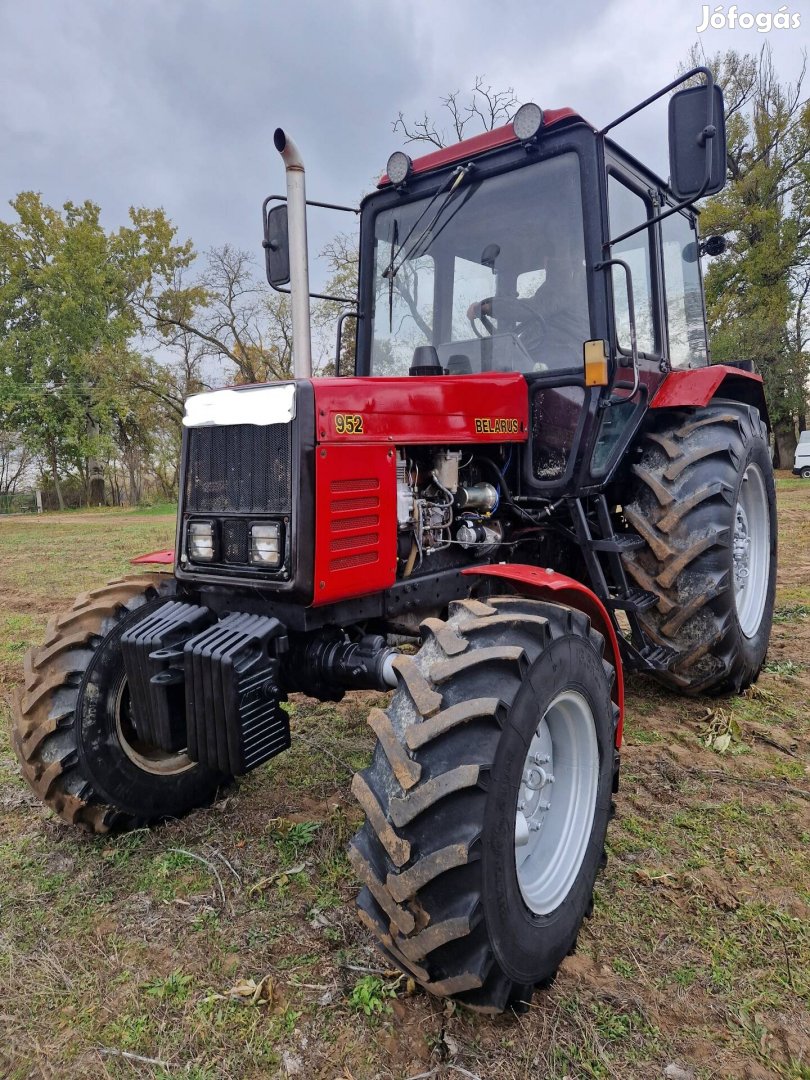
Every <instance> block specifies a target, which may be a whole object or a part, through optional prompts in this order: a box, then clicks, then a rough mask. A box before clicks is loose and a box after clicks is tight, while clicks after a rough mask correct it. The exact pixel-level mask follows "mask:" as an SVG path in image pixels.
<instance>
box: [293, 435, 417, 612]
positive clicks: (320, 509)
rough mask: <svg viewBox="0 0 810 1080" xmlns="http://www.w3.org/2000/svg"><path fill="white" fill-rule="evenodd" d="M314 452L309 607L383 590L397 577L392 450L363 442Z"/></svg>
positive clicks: (395, 465)
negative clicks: (312, 566) (312, 565)
mask: <svg viewBox="0 0 810 1080" xmlns="http://www.w3.org/2000/svg"><path fill="white" fill-rule="evenodd" d="M315 453H316V457H315V589H314V596H313V604H315V605H316V606H318V605H320V604H331V603H334V601H335V600H345V599H346V598H347V597H349V596H359V595H362V594H369V593H375V592H379V591H381V590H382V589H387V588H388V587H389V586H390V585H393V584H394V581H395V579H396V575H397V486H396V481H397V464H396V462H397V455H396V451H395V450H394V449H392V448H391V447H389V446H386V445H380V443H369V442H362V443H355V444H354V445H352V446H347V445H346V444H345V443H338V444H332V445H328V446H327V445H322V446H320V447H319V448H318V449H317V450H316V452H315Z"/></svg>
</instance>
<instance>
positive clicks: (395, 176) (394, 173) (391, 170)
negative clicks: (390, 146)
mask: <svg viewBox="0 0 810 1080" xmlns="http://www.w3.org/2000/svg"><path fill="white" fill-rule="evenodd" d="M412 168H413V162H412V161H411V159H410V158H409V157H408V155H407V154H405V153H403V152H402V150H395V151H394V153H393V154H392V155H391V157H390V158H389V159H388V164H387V165H386V166H385V171H386V173H387V175H388V179H389V180H390V181H391V183H392V184H394V185H395V186H397V185H399V184H402V183H404V182H405V181H406V180H407V179H408V177H409V176H410V173H411V169H412Z"/></svg>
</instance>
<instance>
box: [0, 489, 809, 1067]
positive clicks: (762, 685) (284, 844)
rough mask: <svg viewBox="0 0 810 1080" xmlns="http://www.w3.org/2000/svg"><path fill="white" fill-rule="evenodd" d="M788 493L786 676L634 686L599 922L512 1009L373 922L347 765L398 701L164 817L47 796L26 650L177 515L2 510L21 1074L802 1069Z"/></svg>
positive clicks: (2, 846) (1, 622)
mask: <svg viewBox="0 0 810 1080" xmlns="http://www.w3.org/2000/svg"><path fill="white" fill-rule="evenodd" d="M779 514H780V543H781V556H780V563H781V569H780V581H779V592H778V598H777V612H776V622H775V626H774V634H773V639H772V646H771V650H770V653H769V657H768V661H767V665H766V669H765V672H764V673H763V675H762V677H761V678H760V680H759V682H758V683H757V685H756V687H755V688H754V690H753V691H751V692H749V693H747V694H746V695H744V696H742V697H737V698H734V699H725V700H711V699H701V700H687V699H682V698H678V697H675V696H673V695H672V694H670V693H665V692H663V691H662V690H659V689H657V688H656V687H655V685H654V684H652V683H650V682H648V681H646V680H644V679H640V678H638V679H633V680H631V683H630V687H629V703H628V710H627V720H626V725H625V732H626V734H625V745H624V748H623V754H622V759H623V766H622V792H621V794H620V798H619V809H618V813H617V816H616V819H615V820H614V822H613V823H612V825H611V828H610V832H609V852H610V861H609V864H608V867H607V870H606V871H605V873H604V874H603V875H602V877H601V878H600V881H599V886H598V889H597V895H596V906H595V912H594V917H593V919H592V920H590V922H589V923H588V924H587V925H586V927H585V928H584V930H583V932H582V933H581V934H580V939H579V948H578V951H577V953H576V955H574V956H573V957H570V958H569V959H568V960H567V961H566V962H565V964H564V965H563V968H562V971H561V973H560V976H559V977H558V979H557V981H556V983H555V985H554V987H553V988H552V990H551V991H550V992H548V993H546V994H543V995H539V996H537V997H536V998H535V1001H534V1004H533V1006H532V1008H531V1010H530V1011H529V1013H528V1014H527V1015H525V1016H521V1017H519V1018H496V1019H487V1018H482V1017H479V1016H473V1015H471V1014H469V1013H466V1012H465V1011H464V1010H462V1009H454V1008H453V1007H452V1006H446V1005H444V1004H443V1003H442V1002H439V1001H435V1000H433V999H431V998H429V997H428V996H427V995H424V994H422V993H421V992H415V991H414V988H413V987H412V986H409V985H408V984H407V982H406V981H405V980H403V979H400V978H398V977H397V976H396V974H395V973H392V972H390V971H387V970H386V969H385V965H384V963H383V962H382V961H381V959H380V958H379V957H378V955H377V954H376V953H375V951H374V949H373V947H372V946H371V943H370V940H369V938H368V936H367V934H366V932H365V931H364V930H363V929H362V927H361V926H360V925H359V924H358V923H357V921H356V919H355V917H354V914H353V897H354V895H355V892H356V888H357V887H356V885H355V882H354V880H353V877H352V872H351V869H350V867H349V865H348V863H347V861H346V858H345V856H344V848H345V844H346V842H347V840H348V838H349V836H350V835H351V833H352V831H353V830H354V829H355V827H356V825H357V824H358V813H357V810H356V809H355V807H354V805H353V803H352V800H351V797H350V795H349V783H350V779H351V774H352V772H353V770H355V769H357V768H358V767H362V766H363V765H364V764H365V762H366V761H367V759H368V755H369V752H370V748H371V737H370V733H369V731H368V730H367V728H366V726H365V723H364V719H365V714H366V711H367V709H368V706H369V704H371V703H373V702H379V701H381V700H382V698H381V695H373V694H350V695H348V696H347V698H346V699H345V701H344V702H342V703H341V704H340V705H324V704H317V703H313V702H311V701H308V700H306V699H298V700H296V701H295V702H294V703H293V706H292V725H293V733H294V734H293V749H292V750H291V751H289V752H288V753H286V754H284V755H282V756H281V757H279V758H277V759H276V760H275V761H273V762H271V763H269V764H268V765H266V766H265V767H263V768H261V769H259V770H258V771H257V772H256V773H254V774H251V775H250V776H249V777H248V778H246V780H245V781H244V782H243V783H242V785H241V787H240V788H239V789H238V791H235V792H234V793H232V794H229V795H228V796H227V797H226V798H224V799H223V800H222V801H221V802H219V803H218V804H216V805H215V806H213V807H212V808H210V809H209V810H205V811H200V812H198V813H195V814H194V815H192V816H191V817H190V818H188V819H187V820H185V821H182V822H178V823H175V824H171V825H167V826H164V827H162V828H160V829H157V830H155V831H153V832H145V831H142V832H137V833H134V834H130V835H126V836H121V837H114V838H102V839H97V840H94V839H91V838H89V837H87V836H84V835H82V834H80V833H78V832H75V831H72V830H71V829H70V828H68V827H67V826H64V825H62V824H61V823H60V822H59V821H57V820H56V819H55V818H54V817H53V816H52V815H51V814H49V813H48V812H46V811H45V810H44V809H42V808H41V806H40V805H39V803H38V802H37V801H36V800H35V799H34V797H33V796H32V794H31V793H30V792H29V790H28V789H27V788H26V787H25V786H24V784H23V783H22V781H21V780H20V778H19V776H18V772H17V768H16V763H15V761H14V758H13V754H12V751H11V749H10V743H9V739H8V726H9V720H10V712H11V700H12V696H13V694H14V692H15V688H16V686H17V685H18V683H19V680H20V673H21V667H22V661H23V655H24V653H25V650H26V649H27V648H28V647H29V646H30V645H32V644H34V643H36V642H37V641H38V640H39V638H40V636H41V635H42V632H43V630H44V627H45V623H46V621H47V618H48V615H49V614H51V613H53V612H55V611H58V610H59V609H60V608H62V607H64V606H65V605H67V604H69V603H70V602H71V601H72V599H73V597H74V595H75V594H76V593H78V592H80V591H82V590H83V589H87V588H92V587H95V586H97V585H98V584H99V583H102V582H104V581H105V580H107V579H109V578H111V577H114V576H117V575H120V574H121V573H123V572H128V571H130V570H131V568H130V567H129V566H128V559H129V558H130V557H131V556H132V555H135V554H138V553H140V552H143V551H150V550H153V549H155V548H160V547H165V546H167V545H171V543H172V538H173V527H174V519H173V517H172V515H171V514H161V513H137V512H132V513H125V512H121V511H108V512H105V511H100V512H95V513H93V512H88V513H71V514H65V515H61V516H60V515H46V516H44V517H40V518H9V519H0V1076H2V1077H4V1078H5V1077H9V1078H15V1080H24V1078H29V1077H32V1078H33V1077H53V1078H60V1080H61V1078H64V1077H82V1078H85V1077H87V1078H96V1077H114V1078H134V1077H154V1078H158V1077H160V1078H168V1077H188V1078H193V1080H214V1078H231V1077H238V1078H240V1080H241V1078H253V1077H275V1076H280V1077H286V1076H300V1077H302V1078H305V1080H372V1078H380V1080H382V1078H390V1080H405V1078H407V1077H415V1076H420V1075H421V1076H423V1077H431V1078H433V1077H437V1078H448V1080H457V1078H459V1077H468V1078H469V1077H478V1078H480V1080H490V1078H498V1080H500V1078H503V1080H529V1078H531V1080H541V1078H555V1080H556V1078H559V1080H563V1078H565V1077H569V1078H571V1080H575V1078H580V1077H592V1078H620V1080H650V1078H654V1077H664V1076H665V1075H669V1076H675V1077H681V1080H683V1077H684V1075H686V1076H693V1077H695V1078H703V1080H708V1078H717V1080H727V1078H748V1080H759V1078H765V1077H782V1078H795V1080H808V1078H810V1005H809V1004H808V1001H809V999H810V858H809V857H808V852H810V722H808V707H809V706H810V541H809V540H808V538H809V537H810V484H808V483H806V482H801V481H793V480H791V479H788V478H785V479H780V481H779ZM726 735H728V736H729V737H730V738H729V739H724V738H723V736H726ZM726 743H728V748H727V749H726V750H725V751H724V752H723V753H720V752H719V751H720V749H722V748H723V747H725V746H726ZM672 1066H679V1067H680V1068H681V1069H682V1070H683V1072H681V1073H677V1072H673V1071H672V1068H671V1067H672ZM668 1067H670V1071H669V1073H665V1070H666V1069H667V1068H668Z"/></svg>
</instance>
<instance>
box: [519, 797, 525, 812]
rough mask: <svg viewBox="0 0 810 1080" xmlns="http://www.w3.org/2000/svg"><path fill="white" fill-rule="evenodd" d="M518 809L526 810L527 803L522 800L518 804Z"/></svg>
mask: <svg viewBox="0 0 810 1080" xmlns="http://www.w3.org/2000/svg"><path fill="white" fill-rule="evenodd" d="M517 808H518V810H521V811H522V810H525V808H526V803H525V802H524V801H523V800H522V799H521V800H520V802H519V803H518V804H517Z"/></svg>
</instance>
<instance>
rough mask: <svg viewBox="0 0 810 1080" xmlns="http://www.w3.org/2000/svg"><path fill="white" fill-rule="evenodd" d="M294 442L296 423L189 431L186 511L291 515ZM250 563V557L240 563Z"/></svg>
mask: <svg viewBox="0 0 810 1080" xmlns="http://www.w3.org/2000/svg"><path fill="white" fill-rule="evenodd" d="M291 440H292V424H265V425H257V424H234V425H232V426H228V427H217V426H212V427H195V428H190V429H189V443H188V456H187V473H186V491H185V504H186V510H187V511H188V512H189V513H193V514H194V513H196V514H199V513H203V514H218V513H221V514H287V513H290V511H291V509H292V452H291ZM234 542H235V543H236V542H237V541H236V540H234ZM239 542H240V543H241V541H239ZM246 542H247V541H246V539H245V543H246ZM245 551H246V549H245ZM246 560H247V554H245V559H244V560H241V561H246ZM226 561H228V562H230V561H231V560H230V559H226ZM233 561H238V560H236V559H234V560H233Z"/></svg>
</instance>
